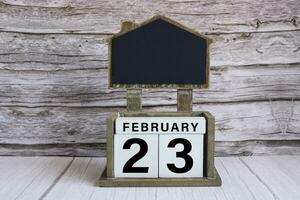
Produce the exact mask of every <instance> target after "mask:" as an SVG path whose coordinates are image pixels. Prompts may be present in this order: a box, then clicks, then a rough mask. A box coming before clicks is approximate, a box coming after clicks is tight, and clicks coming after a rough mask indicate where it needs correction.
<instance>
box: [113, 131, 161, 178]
mask: <svg viewBox="0 0 300 200" xmlns="http://www.w3.org/2000/svg"><path fill="white" fill-rule="evenodd" d="M157 163H158V135H146V134H143V135H142V134H127V135H122V134H115V136H114V166H115V167H114V173H115V177H126V178H130V177H139V178H157V177H158V164H157Z"/></svg>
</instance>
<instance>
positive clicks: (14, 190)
mask: <svg viewBox="0 0 300 200" xmlns="http://www.w3.org/2000/svg"><path fill="white" fill-rule="evenodd" d="M2 159H3V161H5V162H2ZM0 160H1V168H2V169H3V170H1V171H0V185H1V190H0V196H1V197H2V198H5V199H39V198H40V196H41V195H42V194H43V193H44V192H45V191H46V190H47V189H48V188H49V187H50V186H51V185H52V183H53V182H54V181H55V179H56V178H57V177H59V175H60V174H61V173H62V172H63V170H64V169H65V168H66V166H67V165H68V163H69V162H70V161H71V160H72V158H54V157H44V158H41V157H26V158H22V157H13V158H11V157H10V158H3V157H2V158H0Z"/></svg>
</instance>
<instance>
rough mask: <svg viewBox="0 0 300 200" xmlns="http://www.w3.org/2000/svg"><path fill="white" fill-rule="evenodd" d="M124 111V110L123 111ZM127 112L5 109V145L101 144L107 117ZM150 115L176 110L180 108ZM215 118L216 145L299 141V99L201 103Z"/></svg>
mask: <svg viewBox="0 0 300 200" xmlns="http://www.w3.org/2000/svg"><path fill="white" fill-rule="evenodd" d="M123 109H124V108H123ZM117 110H122V108H98V107H90V108H89V107H87V108H82V107H79V108H76V107H74V108H67V107H36V108H30V107H29V108H26V107H13V106H12V107H0V120H1V125H0V132H1V136H0V142H1V143H13V144H18V143H19V144H40V143H41V144H43V143H46V144H56V143H76V142H79V143H98V142H101V141H104V139H105V135H106V133H105V130H106V118H107V116H108V114H109V113H110V112H112V111H117ZM145 110H146V111H176V106H171V107H169V106H163V107H148V108H146V109H145ZM194 110H195V111H201V110H202V111H210V112H211V113H212V114H213V115H214V116H215V118H216V140H217V141H239V140H259V139H261V140H263V139H266V140H271V139H278V140H282V139H284V140H290V139H299V137H300V131H299V130H300V123H299V121H300V112H299V111H300V103H299V101H294V102H292V101H271V102H248V103H247V102H246V103H228V104H196V105H194Z"/></svg>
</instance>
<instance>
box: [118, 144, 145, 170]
mask: <svg viewBox="0 0 300 200" xmlns="http://www.w3.org/2000/svg"><path fill="white" fill-rule="evenodd" d="M133 144H138V145H140V150H139V152H137V153H136V154H135V155H134V156H132V157H131V158H130V159H129V160H128V161H127V162H126V163H125V165H124V167H123V173H148V171H149V167H133V165H134V163H136V162H137V161H139V160H140V159H141V158H142V157H144V156H145V155H146V153H147V151H148V145H147V143H146V142H145V141H144V140H142V139H140V138H131V139H129V140H127V141H126V142H125V143H124V145H123V149H130V147H131V145H133Z"/></svg>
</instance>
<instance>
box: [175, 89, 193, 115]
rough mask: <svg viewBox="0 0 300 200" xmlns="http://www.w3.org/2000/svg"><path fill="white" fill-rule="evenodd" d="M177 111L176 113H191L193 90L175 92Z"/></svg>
mask: <svg viewBox="0 0 300 200" xmlns="http://www.w3.org/2000/svg"><path fill="white" fill-rule="evenodd" d="M177 111H178V112H192V111H193V89H178V90H177Z"/></svg>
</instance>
